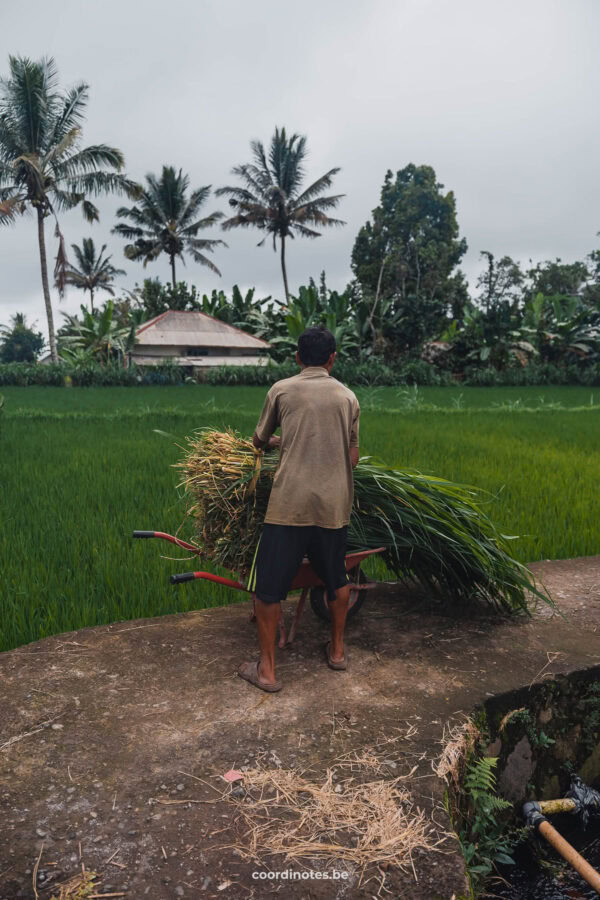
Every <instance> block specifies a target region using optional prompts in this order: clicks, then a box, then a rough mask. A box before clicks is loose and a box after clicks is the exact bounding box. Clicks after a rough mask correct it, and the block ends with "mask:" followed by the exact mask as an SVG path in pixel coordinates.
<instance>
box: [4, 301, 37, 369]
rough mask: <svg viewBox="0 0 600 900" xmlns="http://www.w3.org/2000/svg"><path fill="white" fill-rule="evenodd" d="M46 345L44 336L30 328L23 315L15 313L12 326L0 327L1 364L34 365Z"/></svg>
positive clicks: (11, 321) (12, 317) (11, 322)
mask: <svg viewBox="0 0 600 900" xmlns="http://www.w3.org/2000/svg"><path fill="white" fill-rule="evenodd" d="M44 344H45V341H44V336H43V334H41V333H40V332H39V331H34V330H33V328H30V327H29V326H28V324H27V318H26V316H24V315H23V313H15V314H14V316H11V320H10V325H8V326H6V325H0V364H2V363H33V362H35V361H36V359H37V357H38V356H39V354H40V352H41V350H42V348H43V346H44Z"/></svg>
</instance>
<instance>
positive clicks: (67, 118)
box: [48, 82, 89, 147]
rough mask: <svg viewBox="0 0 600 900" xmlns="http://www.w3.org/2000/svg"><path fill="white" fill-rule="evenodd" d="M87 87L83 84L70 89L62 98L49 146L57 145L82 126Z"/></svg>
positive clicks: (86, 101) (86, 100)
mask: <svg viewBox="0 0 600 900" xmlns="http://www.w3.org/2000/svg"><path fill="white" fill-rule="evenodd" d="M88 99H89V94H88V85H87V84H85V83H84V82H81V83H80V84H77V85H75V86H74V87H72V88H70V89H69V90H68V91H67V92H66V94H65V96H64V97H63V98H62V108H61V109H60V110H59V111H58V112H57V115H56V118H55V121H54V125H53V128H52V132H51V135H50V139H49V142H48V143H49V146H50V147H52V146H54V145H55V144H59V143H60V142H61V141H62V140H63V138H64V137H65V136H66V135H67V134H69V133H70V132H71V131H73V130H74V129H80V128H81V125H82V124H83V119H84V114H85V108H86V106H87V104H88Z"/></svg>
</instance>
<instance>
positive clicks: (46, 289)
mask: <svg viewBox="0 0 600 900" xmlns="http://www.w3.org/2000/svg"><path fill="white" fill-rule="evenodd" d="M37 219H38V243H39V245H40V267H41V270H42V288H43V291H44V302H45V304H46V318H47V319H48V343H49V344H50V358H51V359H52V362H58V353H57V350H56V334H55V333H54V316H53V314H52V301H51V300H50V288H49V286H48V264H47V262H46V238H45V236H44V213H43V212H42V210H41V209H40V207H39V206H38V208H37Z"/></svg>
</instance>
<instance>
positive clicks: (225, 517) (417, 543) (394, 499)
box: [176, 429, 552, 612]
mask: <svg viewBox="0 0 600 900" xmlns="http://www.w3.org/2000/svg"><path fill="white" fill-rule="evenodd" d="M185 450H186V455H185V457H184V459H182V460H181V461H180V462H179V463H177V464H176V466H177V467H178V468H180V469H182V470H183V473H184V479H183V481H182V484H181V485H180V486H183V487H184V488H185V490H186V493H187V496H188V498H189V499H190V505H189V507H188V514H189V515H190V516H191V517H192V518H193V519H194V520H195V530H196V535H197V540H198V542H199V545H200V546H201V548H202V550H203V552H204V555H205V556H206V557H207V558H209V559H211V560H212V561H213V562H214V563H217V564H218V565H221V566H223V567H225V568H227V569H230V570H232V571H234V572H238V573H240V574H241V575H242V576H243V575H244V574H245V573H247V572H248V571H249V569H250V567H251V565H252V559H253V557H254V551H255V548H256V545H257V543H258V539H259V536H260V531H261V528H262V525H263V522H264V517H265V513H266V509H267V504H268V500H269V494H270V490H271V484H272V480H273V475H274V473H275V470H276V468H277V463H278V454H277V453H276V452H273V451H270V452H266V453H262V452H259V451H257V450H256V449H255V448H254V447H253V445H252V443H251V442H250V441H247V440H244V439H243V438H241V437H240V436H239V435H237V434H236V433H235V432H233V431H231V430H229V431H227V432H216V431H211V430H209V429H203V430H201V431H199V432H196V433H195V434H194V436H192V437H190V438H188V439H187V447H186V448H185ZM482 500H483V492H482V491H480V490H478V489H477V488H475V487H472V486H470V485H460V484H454V483H452V482H450V481H446V480H445V479H443V478H436V477H434V476H432V475H423V474H421V473H420V472H417V471H415V470H403V471H397V470H395V469H389V468H386V467H384V466H379V465H376V464H375V463H374V462H372V461H371V459H370V458H369V457H363V458H362V459H361V460H360V462H359V464H358V465H357V467H356V468H355V470H354V506H353V509H352V515H351V520H350V527H349V529H348V550H359V549H368V548H372V547H384V548H385V553H384V561H385V563H386V565H387V567H388V568H389V569H390V570H391V571H392V572H393V573H394V574H395V575H397V576H399V577H412V578H415V579H417V580H418V581H420V582H422V583H423V584H424V585H426V586H427V587H428V588H429V589H430V590H431V591H432V592H434V593H435V594H437V595H438V596H440V597H443V598H450V599H452V600H453V601H457V602H461V601H462V602H464V601H472V600H480V601H483V602H485V603H487V604H489V605H491V606H492V607H494V608H496V609H498V610H503V611H506V612H516V611H520V610H522V611H526V610H527V608H528V596H527V595H528V593H530V594H531V595H533V597H537V598H539V599H541V600H544V601H545V602H547V603H549V604H551V605H552V600H551V598H550V597H549V596H548V595H547V593H546V592H545V591H543V590H540V589H539V588H538V587H537V585H536V583H535V579H534V576H533V574H532V573H531V572H530V571H529V569H527V567H526V566H524V565H523V564H522V563H520V562H518V561H517V560H515V559H513V558H512V557H511V556H510V554H509V552H508V541H509V540H513V539H514V537H509V536H507V535H503V534H501V533H500V532H499V531H498V529H497V528H496V526H495V525H494V524H493V522H492V521H491V519H490V518H489V517H488V516H486V515H485V513H484V512H483V511H482V509H481V508H480V506H479V502H481V501H482Z"/></svg>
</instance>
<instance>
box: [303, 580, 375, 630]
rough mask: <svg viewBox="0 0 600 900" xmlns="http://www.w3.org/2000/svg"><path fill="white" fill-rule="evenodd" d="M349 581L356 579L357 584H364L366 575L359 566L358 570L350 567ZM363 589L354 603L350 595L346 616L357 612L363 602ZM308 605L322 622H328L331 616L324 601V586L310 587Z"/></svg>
mask: <svg viewBox="0 0 600 900" xmlns="http://www.w3.org/2000/svg"><path fill="white" fill-rule="evenodd" d="M348 574H349V576H350V580H351V581H354V582H356V581H358V584H364V583H365V581H366V580H367V577H366V575H365V574H364V573H363V572H362V571H361V569H360V567H359V568H358V572H357V570H356V569H352V570H351V571H350V572H348ZM365 593H366V592H365V591H359V592H358V594H357V596H356V599H355V601H354V603H352V596H351V597H350V606H349V607H348V618H349V619H352V618H354V616H356V615H357V614H358V612H359V611H360V608H361V607H362V605H363V603H364V602H365ZM310 605H311V606H312V611H313V612H314V614H315V615H316V616H317V617H318V618H319V619H322V620H323V621H324V622H330V621H331V616H330V615H329V607H328V606H327V603H326V602H325V588H324V587H315V588H311V589H310Z"/></svg>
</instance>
